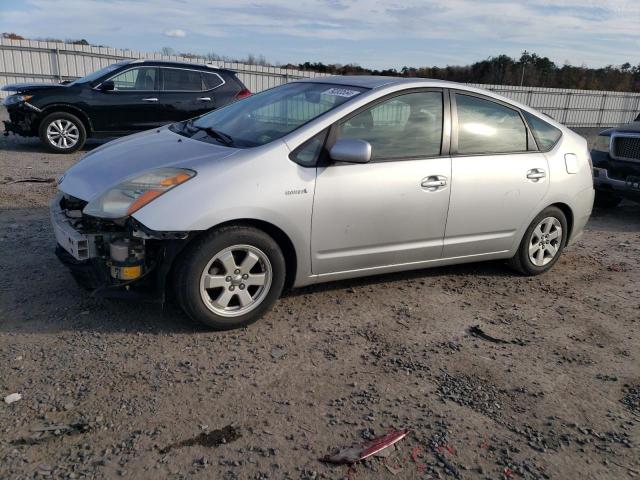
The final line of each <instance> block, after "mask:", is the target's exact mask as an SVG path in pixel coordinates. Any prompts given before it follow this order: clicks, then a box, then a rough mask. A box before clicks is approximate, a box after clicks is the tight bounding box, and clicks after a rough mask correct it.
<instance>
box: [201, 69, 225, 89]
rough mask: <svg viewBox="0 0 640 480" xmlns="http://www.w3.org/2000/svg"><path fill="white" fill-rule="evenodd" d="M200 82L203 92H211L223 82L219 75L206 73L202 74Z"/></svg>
mask: <svg viewBox="0 0 640 480" xmlns="http://www.w3.org/2000/svg"><path fill="white" fill-rule="evenodd" d="M202 81H203V83H204V85H203V87H204V90H212V89H214V88H216V87H219V86H220V85H222V84H223V83H224V81H223V80H222V79H221V78H220V75H218V74H216V73H207V72H202Z"/></svg>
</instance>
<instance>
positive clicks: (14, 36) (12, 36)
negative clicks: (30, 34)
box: [2, 32, 26, 40]
mask: <svg viewBox="0 0 640 480" xmlns="http://www.w3.org/2000/svg"><path fill="white" fill-rule="evenodd" d="M2 38H8V39H9V40H26V38H24V37H23V36H22V35H18V34H17V33H13V32H4V33H3V34H2Z"/></svg>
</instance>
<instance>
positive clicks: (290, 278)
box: [193, 218, 298, 289]
mask: <svg viewBox="0 0 640 480" xmlns="http://www.w3.org/2000/svg"><path fill="white" fill-rule="evenodd" d="M231 225H234V226H246V227H253V228H256V229H258V230H262V231H263V232H265V233H266V234H268V235H269V236H270V237H271V238H273V239H274V240H275V242H276V243H277V244H278V246H279V247H280V250H281V251H282V255H283V256H284V263H285V268H286V276H285V280H284V286H285V289H288V288H291V287H292V286H293V284H294V282H295V279H296V275H297V272H298V256H297V254H296V250H295V246H294V244H293V241H292V240H291V239H290V238H289V236H288V235H287V234H286V233H285V232H284V231H283V230H282V229H281V228H280V227H278V226H276V225H274V224H273V223H270V222H267V221H265V220H258V219H255V218H239V219H234V220H228V221H225V222H222V223H218V224H216V225H214V226H212V227H211V228H209V229H207V230H202V231H201V232H199V234H198V235H197V236H195V237H193V238H194V239H195V238H197V237H199V236H200V235H203V234H205V233H207V232H210V231H212V230H215V229H218V228H221V227H228V226H231Z"/></svg>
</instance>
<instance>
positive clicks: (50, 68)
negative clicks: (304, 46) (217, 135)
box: [0, 38, 640, 127]
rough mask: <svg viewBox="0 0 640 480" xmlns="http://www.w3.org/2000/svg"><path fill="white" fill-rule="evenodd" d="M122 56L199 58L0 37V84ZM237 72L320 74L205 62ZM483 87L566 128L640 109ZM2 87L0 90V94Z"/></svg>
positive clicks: (628, 117)
mask: <svg viewBox="0 0 640 480" xmlns="http://www.w3.org/2000/svg"><path fill="white" fill-rule="evenodd" d="M126 58H146V59H153V60H173V61H182V62H193V63H204V62H205V59H203V58H185V57H178V56H173V55H171V56H163V55H160V54H158V53H144V52H137V51H133V50H121V49H116V48H107V47H93V46H84V45H70V44H63V43H52V42H40V41H35V40H9V39H4V38H2V39H0V86H2V85H6V84H9V83H20V82H43V83H44V82H52V81H55V82H58V81H62V80H72V79H74V78H77V77H81V76H84V75H86V74H88V73H91V72H93V71H95V70H98V69H100V68H102V67H105V66H107V65H109V64H110V63H113V62H115V61H118V60H122V59H126ZM207 63H209V64H212V65H215V66H217V67H220V68H228V69H230V70H234V71H236V72H237V73H238V77H239V78H240V79H241V80H242V81H243V83H244V84H245V85H246V86H247V88H249V90H251V91H252V92H259V91H261V90H264V89H266V88H271V87H275V86H277V85H281V84H283V83H286V82H289V81H291V80H295V79H298V78H310V77H321V76H325V74H322V73H317V72H310V71H302V70H292V69H284V68H277V67H262V66H259V65H246V64H242V63H231V62H222V61H211V62H207ZM473 86H476V87H480V88H486V89H487V90H492V91H494V92H497V93H500V94H501V95H504V96H505V97H509V98H512V99H514V100H517V101H519V102H522V103H524V104H527V105H530V106H531V107H533V108H536V109H538V110H540V111H541V112H544V113H546V114H547V115H549V116H551V117H553V118H555V119H556V120H558V121H560V122H562V123H564V124H566V125H567V126H570V127H608V126H614V125H618V124H621V123H628V122H631V121H632V120H633V119H634V118H635V117H636V116H637V115H638V113H640V93H627V92H608V91H595V90H570V89H557V88H537V87H514V86H505V85H480V84H473ZM4 95H6V92H0V97H2V96H4Z"/></svg>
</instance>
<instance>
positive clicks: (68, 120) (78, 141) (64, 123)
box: [39, 112, 87, 153]
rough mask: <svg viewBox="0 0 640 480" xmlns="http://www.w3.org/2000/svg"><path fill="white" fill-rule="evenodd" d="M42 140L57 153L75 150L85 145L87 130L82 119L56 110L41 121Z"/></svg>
mask: <svg viewBox="0 0 640 480" xmlns="http://www.w3.org/2000/svg"><path fill="white" fill-rule="evenodd" d="M39 133H40V140H41V141H42V143H44V144H45V145H46V146H47V147H48V148H49V150H52V151H54V152H56V153H71V152H75V151H76V150H78V149H79V148H81V147H82V146H83V145H84V142H85V140H86V139H87V131H86V129H85V128H84V124H83V123H82V121H81V120H80V119H79V118H78V117H76V116H75V115H72V114H70V113H67V112H54V113H51V114H49V115H47V116H46V117H45V118H44V119H43V120H42V122H40V132H39Z"/></svg>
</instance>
